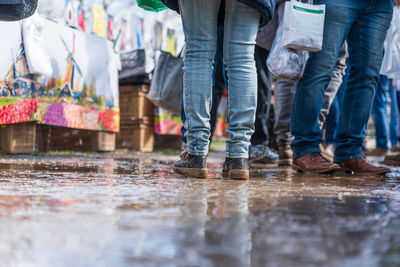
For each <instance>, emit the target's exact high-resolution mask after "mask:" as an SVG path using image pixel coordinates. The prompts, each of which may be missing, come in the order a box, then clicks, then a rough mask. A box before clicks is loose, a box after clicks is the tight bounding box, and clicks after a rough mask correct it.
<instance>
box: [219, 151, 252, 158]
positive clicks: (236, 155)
mask: <svg viewBox="0 0 400 267" xmlns="http://www.w3.org/2000/svg"><path fill="white" fill-rule="evenodd" d="M225 157H227V158H231V159H248V158H249V153H228V152H225Z"/></svg>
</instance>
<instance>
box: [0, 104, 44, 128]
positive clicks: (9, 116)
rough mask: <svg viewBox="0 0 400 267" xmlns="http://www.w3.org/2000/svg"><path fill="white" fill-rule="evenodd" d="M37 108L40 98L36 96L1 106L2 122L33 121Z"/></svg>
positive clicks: (0, 116) (0, 121)
mask: <svg viewBox="0 0 400 267" xmlns="http://www.w3.org/2000/svg"><path fill="white" fill-rule="evenodd" d="M37 108H38V100H37V99H36V98H34V99H24V100H22V101H20V102H17V103H15V104H8V105H5V106H3V107H1V108H0V124H8V123H17V122H27V121H31V120H33V116H34V114H35V112H36V111H37Z"/></svg>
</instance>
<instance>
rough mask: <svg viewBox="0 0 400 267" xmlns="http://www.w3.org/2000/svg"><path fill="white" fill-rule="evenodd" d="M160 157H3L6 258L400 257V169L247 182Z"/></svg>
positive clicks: (282, 262)
mask: <svg viewBox="0 0 400 267" xmlns="http://www.w3.org/2000/svg"><path fill="white" fill-rule="evenodd" d="M222 156H223V155H222V154H213V155H212V156H211V157H210V158H209V168H210V169H211V173H210V176H209V178H208V179H205V180H199V179H188V178H184V177H180V176H178V175H176V174H174V173H173V172H172V171H171V168H170V164H171V163H172V162H173V161H174V160H175V159H176V157H173V156H165V155H159V154H145V155H141V154H137V155H122V154H121V155H107V154H106V155H104V154H94V155H91V156H75V157H62V156H37V157H33V156H28V157H27V156H12V157H10V156H1V157H0V237H1V241H0V266H230V267H232V266H251V265H252V266H363V267H364V266H399V265H400V171H399V170H394V172H392V173H390V174H389V175H387V176H386V177H379V176H375V177H374V176H371V177H365V176H354V175H348V174H345V173H338V174H336V175H335V176H307V175H300V174H297V173H294V172H293V171H292V170H291V169H277V168H276V167H274V166H265V165H259V166H257V167H258V168H253V169H252V171H251V180H250V181H248V182H243V181H231V180H228V179H223V178H221V176H220V172H221V165H222V161H223V158H222Z"/></svg>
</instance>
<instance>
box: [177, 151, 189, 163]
mask: <svg viewBox="0 0 400 267" xmlns="http://www.w3.org/2000/svg"><path fill="white" fill-rule="evenodd" d="M189 156H190V155H189V152H188V151H187V149H185V150H183V151H182V152H181V154H180V155H179V157H180V158H181V159H184V160H189Z"/></svg>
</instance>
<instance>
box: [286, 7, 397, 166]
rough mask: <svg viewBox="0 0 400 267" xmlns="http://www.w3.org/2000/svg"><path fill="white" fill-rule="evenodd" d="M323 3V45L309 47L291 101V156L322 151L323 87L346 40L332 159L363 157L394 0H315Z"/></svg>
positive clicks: (343, 159) (296, 156)
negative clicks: (346, 62) (343, 81)
mask: <svg viewBox="0 0 400 267" xmlns="http://www.w3.org/2000/svg"><path fill="white" fill-rule="evenodd" d="M314 3H315V4H325V5H326V17H325V29H324V41H323V48H322V51H320V52H316V53H310V59H309V61H308V62H307V65H306V69H305V73H304V76H303V78H302V79H301V80H300V82H299V84H298V87H297V90H296V95H295V99H294V103H293V109H292V118H291V130H292V134H293V136H294V138H295V139H294V141H293V142H292V148H293V151H294V158H299V157H301V156H303V155H305V154H308V153H311V152H320V149H319V144H320V143H321V137H322V132H321V129H320V128H319V125H318V116H319V113H320V111H321V107H322V103H323V98H324V90H325V88H326V86H327V85H328V83H329V81H330V78H331V76H332V71H333V68H334V66H335V63H336V59H337V58H338V55H339V51H340V48H341V46H342V45H343V43H344V41H345V40H347V43H348V47H349V68H350V69H349V71H350V74H349V80H348V83H347V87H346V90H345V92H344V95H343V99H344V101H343V106H341V109H340V118H339V124H338V128H337V132H336V149H335V161H336V162H343V161H346V160H350V159H354V158H358V157H363V156H364V155H363V154H362V145H363V141H364V137H365V133H366V126H367V122H368V118H369V114H370V111H371V106H372V101H373V97H374V94H375V87H376V84H377V81H378V74H379V68H380V66H381V62H382V54H383V42H384V40H385V36H386V32H387V29H388V28H389V25H390V21H391V18H392V13H393V0H338V1H331V0H316V1H314Z"/></svg>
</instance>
